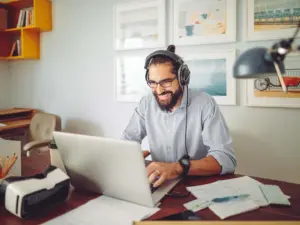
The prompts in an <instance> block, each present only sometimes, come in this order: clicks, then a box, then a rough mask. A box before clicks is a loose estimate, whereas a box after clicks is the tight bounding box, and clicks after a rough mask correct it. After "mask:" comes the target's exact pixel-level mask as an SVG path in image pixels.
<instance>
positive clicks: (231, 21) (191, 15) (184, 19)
mask: <svg viewBox="0 0 300 225" xmlns="http://www.w3.org/2000/svg"><path fill="white" fill-rule="evenodd" d="M172 8H173V15H172V16H173V21H174V24H173V38H174V40H173V41H174V44H175V45H198V44H210V43H225V42H235V41H236V0H173V1H172Z"/></svg>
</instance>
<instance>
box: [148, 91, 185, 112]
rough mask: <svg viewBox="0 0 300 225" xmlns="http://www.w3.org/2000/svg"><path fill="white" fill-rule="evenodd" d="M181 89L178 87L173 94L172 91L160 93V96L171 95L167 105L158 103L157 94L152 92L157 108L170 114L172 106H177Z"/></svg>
mask: <svg viewBox="0 0 300 225" xmlns="http://www.w3.org/2000/svg"><path fill="white" fill-rule="evenodd" d="M182 93H183V91H182V89H181V88H180V87H178V89H177V90H176V91H175V93H173V92H172V91H164V92H163V93H161V94H160V95H164V94H170V95H171V101H170V102H168V103H166V104H165V103H161V102H160V101H159V98H158V94H157V93H156V92H154V93H153V94H154V96H155V98H156V101H157V104H158V106H159V108H160V109H161V110H163V111H166V112H171V111H172V109H173V108H174V106H175V105H176V104H177V102H178V100H179V98H180V97H181V96H182Z"/></svg>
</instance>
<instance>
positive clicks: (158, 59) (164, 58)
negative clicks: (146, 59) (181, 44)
mask: <svg viewBox="0 0 300 225" xmlns="http://www.w3.org/2000/svg"><path fill="white" fill-rule="evenodd" d="M167 51H170V52H173V53H175V46H174V45H169V46H168V49H167ZM167 63H170V64H171V65H172V69H171V72H172V73H173V74H175V75H176V76H177V73H178V69H179V65H176V63H175V62H174V61H173V60H172V59H170V58H169V57H167V56H163V55H161V56H155V57H154V58H152V60H151V61H150V63H149V66H151V65H158V64H167Z"/></svg>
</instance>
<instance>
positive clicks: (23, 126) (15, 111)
mask: <svg viewBox="0 0 300 225" xmlns="http://www.w3.org/2000/svg"><path fill="white" fill-rule="evenodd" d="M36 112H38V111H37V110H34V109H24V108H12V109H5V110H0V138H3V139H6V140H18V141H21V146H22V147H23V145H24V144H26V143H27V142H28V134H29V133H28V132H29V126H30V122H31V119H32V117H33V115H34V114H35V113H36Z"/></svg>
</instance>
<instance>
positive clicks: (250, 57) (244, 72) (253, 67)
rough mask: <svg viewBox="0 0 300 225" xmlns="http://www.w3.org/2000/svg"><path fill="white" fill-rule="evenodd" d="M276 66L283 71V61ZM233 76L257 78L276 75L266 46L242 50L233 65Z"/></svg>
mask: <svg viewBox="0 0 300 225" xmlns="http://www.w3.org/2000/svg"><path fill="white" fill-rule="evenodd" d="M278 66H279V68H280V71H281V73H285V68H284V64H283V62H279V63H278ZM233 76H234V77H235V78H239V79H241V78H258V77H267V76H277V73H276V69H275V66H274V64H273V60H272V57H271V55H270V54H269V53H268V51H267V48H252V49H249V50H246V51H245V52H243V53H242V54H241V55H240V56H239V57H238V59H237V60H236V62H235V64H234V67H233Z"/></svg>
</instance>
